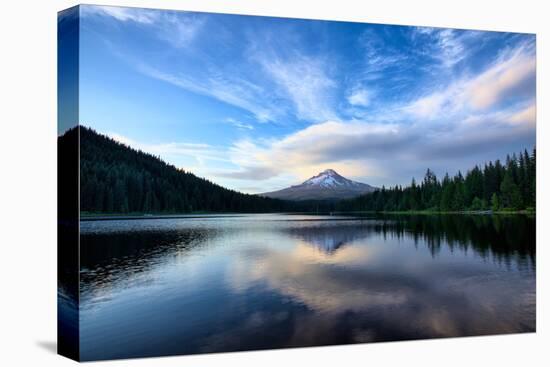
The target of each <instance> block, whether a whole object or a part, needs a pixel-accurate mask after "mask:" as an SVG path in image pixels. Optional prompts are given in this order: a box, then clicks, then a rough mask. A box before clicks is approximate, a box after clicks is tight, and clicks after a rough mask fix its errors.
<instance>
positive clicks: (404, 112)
mask: <svg viewBox="0 0 550 367" xmlns="http://www.w3.org/2000/svg"><path fill="white" fill-rule="evenodd" d="M80 17H81V22H80V75H79V78H80V106H79V107H80V110H79V112H80V116H79V119H80V123H81V124H83V125H87V126H91V127H93V128H95V129H96V130H98V131H99V132H102V133H105V134H108V135H110V136H111V137H113V138H115V139H117V140H119V141H122V142H124V143H126V144H128V145H130V146H132V147H135V148H139V149H142V150H144V151H148V152H151V153H153V154H155V155H159V156H160V157H162V158H163V159H164V160H166V161H168V162H170V163H172V164H174V165H176V166H178V167H181V168H184V169H186V170H189V171H191V172H193V173H195V174H197V175H199V176H202V177H206V178H208V179H210V180H212V181H214V182H217V183H219V184H221V185H223V186H226V187H230V188H233V189H237V190H240V191H243V192H250V193H258V192H265V191H272V190H276V189H280V188H283V187H286V186H289V185H291V184H296V183H299V182H301V181H303V180H305V179H307V178H308V177H310V176H312V175H314V174H316V173H318V172H319V171H322V170H324V169H326V168H333V169H335V170H337V171H338V172H339V173H341V174H342V175H344V176H346V177H349V178H352V179H355V180H359V181H362V182H366V183H369V184H371V185H377V186H381V185H394V184H407V183H409V182H410V180H411V178H412V177H413V176H414V177H416V178H417V179H420V178H421V177H422V176H423V175H424V172H425V171H426V168H428V167H430V168H432V169H434V170H435V172H436V173H437V174H438V175H442V174H444V173H445V172H446V171H449V173H451V174H454V173H455V172H456V171H458V170H466V169H467V168H470V167H472V166H473V165H474V164H478V163H483V162H485V161H488V160H494V159H498V158H501V159H502V158H504V157H505V155H506V154H507V153H512V152H517V151H520V150H523V149H524V148H527V149H529V150H530V149H532V148H533V146H534V145H535V73H536V65H535V36H534V35H529V34H516V33H502V32H484V31H464V30H451V29H440V28H425V27H404V26H387V25H374V24H361V23H347V22H330V21H316V20H300V19H283V18H270V17H252V16H239V15H224V14H209V13H190V12H174V11H166V10H149V9H138V8H120V7H102V6H81V7H80Z"/></svg>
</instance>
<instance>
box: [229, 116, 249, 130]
mask: <svg viewBox="0 0 550 367" xmlns="http://www.w3.org/2000/svg"><path fill="white" fill-rule="evenodd" d="M224 122H226V123H228V124H230V125H233V126H235V127H236V128H239V129H243V130H254V126H253V125H251V124H248V123H246V122H242V121H239V120H235V119H234V118H232V117H228V118H226V119H225V120H224Z"/></svg>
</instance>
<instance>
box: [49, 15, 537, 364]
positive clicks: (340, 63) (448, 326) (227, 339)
mask: <svg viewBox="0 0 550 367" xmlns="http://www.w3.org/2000/svg"><path fill="white" fill-rule="evenodd" d="M58 25H59V27H58V37H59V45H58V56H59V64H58V88H59V92H58V93H59V104H58V111H59V116H58V118H59V121H58V124H59V132H58V152H59V154H58V157H59V158H58V159H59V163H58V167H59V170H58V175H59V187H58V201H59V220H58V227H59V243H58V256H59V261H58V264H59V265H58V267H59V268H58V272H59V290H58V310H59V314H58V326H59V327H58V330H59V335H58V338H59V342H58V348H59V352H60V353H61V354H63V355H65V356H68V357H70V358H73V359H76V360H81V361H91V360H104V359H117V358H135V357H152V356H167V355H183V354H197V353H217V352H233V351H250V350H262V349H276V348H293V347H310V346H326V345H341V344H353V343H372V342H388V341H403V340H417V339H432V338H447V337H466V336H480V335H495V334H514V333H529V332H535V329H536V317H535V314H536V292H535V288H536V287H535V285H536V277H535V275H536V249H535V247H536V246H535V237H536V236H535V217H536V209H535V208H536V146H535V143H536V93H535V92H536V91H535V89H536V88H535V87H536V38H535V35H534V34H522V33H510V32H496V31H483V30H462V29H446V28H432V27H422V26H399V25H384V24H368V23H353V22H341V21H328V20H308V19H291V18H274V17H262V16H246V15H230V14H214V13H200V12H185V11H170V10H154V9H140V8H125V7H111V6H95V5H81V6H77V7H74V8H71V9H67V10H64V11H61V12H60V13H59V23H58ZM484 342H485V340H484V339H480V340H479V343H484Z"/></svg>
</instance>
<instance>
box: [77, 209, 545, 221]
mask: <svg viewBox="0 0 550 367" xmlns="http://www.w3.org/2000/svg"><path fill="white" fill-rule="evenodd" d="M262 214H287V215H329V216H339V215H365V214H383V215H475V216H482V215H499V216H500V215H531V216H536V211H528V210H514V211H507V210H504V211H503V210H499V211H496V212H493V211H491V210H477V211H472V210H469V211H430V210H418V211H381V212H375V211H354V212H336V211H335V212H266V213H219V212H212V213H206V212H203V213H184V214H146V213H132V214H114V213H113V214H103V213H101V214H100V213H98V214H90V213H86V214H82V213H81V214H80V217H79V220H80V221H81V222H88V221H107V220H140V219H141V220H143V219H200V218H228V217H232V218H235V217H243V216H247V215H262Z"/></svg>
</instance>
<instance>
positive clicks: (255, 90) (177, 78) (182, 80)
mask: <svg viewBox="0 0 550 367" xmlns="http://www.w3.org/2000/svg"><path fill="white" fill-rule="evenodd" d="M137 69H138V70H139V71H140V72H141V73H143V74H145V75H147V76H149V77H151V78H155V79H158V80H161V81H164V82H167V83H170V84H172V85H175V86H177V87H179V88H182V89H185V90H188V91H190V92H193V93H197V94H201V95H203V96H208V97H212V98H215V99H217V100H219V101H221V102H224V103H227V104H230V105H232V106H235V107H239V108H241V109H243V110H246V111H248V112H251V113H252V114H253V115H254V116H255V117H256V119H257V120H258V121H260V122H267V121H275V119H276V117H277V115H279V114H280V113H281V110H280V107H278V106H275V105H273V104H271V103H270V98H269V95H268V93H267V92H266V91H264V89H263V88H262V87H260V86H258V85H255V84H254V83H252V82H250V81H247V80H244V79H240V78H238V77H236V76H230V75H228V76H225V77H224V76H222V75H220V74H218V73H210V74H209V75H202V74H201V75H197V76H188V75H182V74H171V73H168V72H163V71H160V70H158V69H155V68H153V67H151V66H149V65H146V64H144V63H138V65H137Z"/></svg>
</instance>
